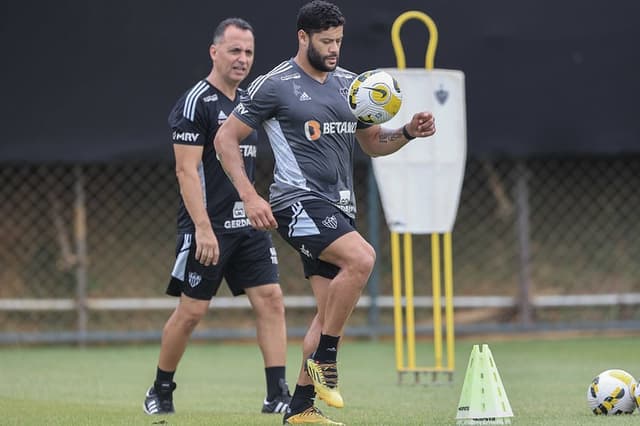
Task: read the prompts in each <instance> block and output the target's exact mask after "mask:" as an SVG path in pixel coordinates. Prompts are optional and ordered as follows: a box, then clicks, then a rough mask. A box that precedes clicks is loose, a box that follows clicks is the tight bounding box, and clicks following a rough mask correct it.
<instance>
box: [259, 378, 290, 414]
mask: <svg viewBox="0 0 640 426" xmlns="http://www.w3.org/2000/svg"><path fill="white" fill-rule="evenodd" d="M278 386H279V387H280V395H278V396H276V397H275V398H273V399H272V400H271V401H267V400H266V399H265V400H264V404H263V405H262V412H263V413H267V414H273V413H286V412H287V409H288V408H289V403H290V402H291V394H290V393H289V386H287V383H286V382H285V381H284V379H280V380H279V383H278Z"/></svg>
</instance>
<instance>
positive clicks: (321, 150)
mask: <svg viewBox="0 0 640 426" xmlns="http://www.w3.org/2000/svg"><path fill="white" fill-rule="evenodd" d="M355 76H356V75H355V74H354V73H352V72H350V71H347V70H344V69H342V68H339V67H338V68H336V70H335V71H333V72H331V73H329V74H328V76H327V79H326V80H325V82H324V83H319V82H318V81H316V80H314V79H313V78H311V77H310V76H309V75H307V74H306V73H305V72H304V71H303V70H302V69H301V68H300V67H299V66H298V65H297V64H296V63H295V62H294V60H293V59H290V60H288V61H285V62H283V63H281V64H280V65H278V66H277V67H275V68H274V69H273V70H271V71H270V72H269V73H267V74H265V75H261V76H260V77H258V78H256V79H255V80H254V81H253V83H251V85H250V86H249V89H248V92H249V97H250V100H249V101H248V102H243V103H241V104H239V105H238V106H236V108H235V110H234V112H233V113H234V114H235V115H236V117H238V118H239V119H240V120H242V122H244V123H246V124H247V125H249V126H251V127H252V128H254V129H255V128H257V127H258V126H259V125H260V124H262V125H263V127H264V129H265V131H266V133H267V136H268V137H269V142H270V143H271V148H272V150H273V154H274V156H275V168H274V176H273V180H274V182H273V184H272V185H271V187H270V196H269V201H270V203H271V208H272V209H273V210H274V211H277V210H281V209H284V208H286V207H288V206H290V205H291V204H293V203H295V202H298V201H301V200H308V199H322V200H326V201H328V202H330V203H332V204H334V205H336V206H337V207H338V208H340V210H342V211H343V212H345V213H346V214H347V215H349V216H350V217H355V213H356V202H355V195H354V193H353V155H354V146H355V140H356V138H355V132H356V128H360V127H362V128H364V127H368V126H367V125H366V124H362V123H359V122H358V121H357V120H356V118H355V116H354V115H353V114H352V113H351V111H350V110H349V107H348V105H347V100H346V99H347V90H348V89H349V85H350V84H351V81H353V79H354V78H355Z"/></svg>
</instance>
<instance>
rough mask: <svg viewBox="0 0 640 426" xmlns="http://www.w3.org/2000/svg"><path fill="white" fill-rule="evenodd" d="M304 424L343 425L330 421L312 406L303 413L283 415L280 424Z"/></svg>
mask: <svg viewBox="0 0 640 426" xmlns="http://www.w3.org/2000/svg"><path fill="white" fill-rule="evenodd" d="M305 423H315V424H319V425H342V426H344V423H338V422H334V421H333V420H331V419H330V418H329V417H327V416H325V415H324V414H322V411H320V410H318V409H317V408H316V407H314V406H313V405H312V406H311V407H309V408H307V409H306V410H304V411H301V412H299V413H296V414H292V413H288V414H285V415H284V419H283V420H282V424H285V425H299V424H305Z"/></svg>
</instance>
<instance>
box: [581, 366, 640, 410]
mask: <svg viewBox="0 0 640 426" xmlns="http://www.w3.org/2000/svg"><path fill="white" fill-rule="evenodd" d="M635 391H636V380H635V379H634V378H633V376H632V375H631V374H629V373H627V372H626V371H624V370H606V371H603V372H602V373H600V374H598V375H597V376H596V377H595V378H594V379H593V381H592V382H591V384H590V385H589V388H588V389H587V402H588V403H589V407H590V408H591V411H593V414H596V415H604V416H607V415H615V414H631V413H633V410H635V408H636V399H635V395H634V393H635Z"/></svg>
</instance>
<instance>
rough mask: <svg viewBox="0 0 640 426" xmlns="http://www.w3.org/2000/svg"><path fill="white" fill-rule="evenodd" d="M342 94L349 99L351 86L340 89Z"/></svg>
mask: <svg viewBox="0 0 640 426" xmlns="http://www.w3.org/2000/svg"><path fill="white" fill-rule="evenodd" d="M340 94H341V95H342V97H343V98H345V99H348V98H349V88H348V87H343V88H341V89H340Z"/></svg>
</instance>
